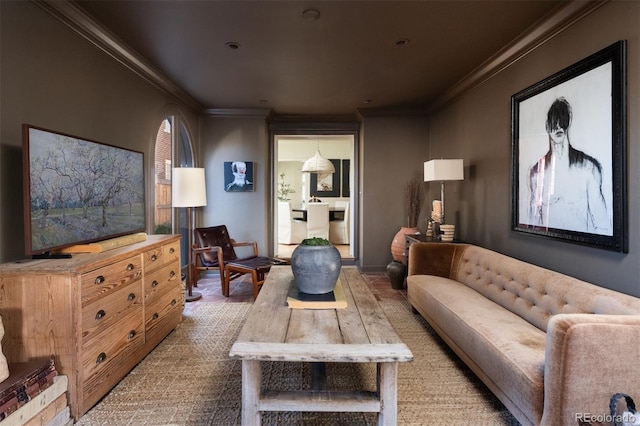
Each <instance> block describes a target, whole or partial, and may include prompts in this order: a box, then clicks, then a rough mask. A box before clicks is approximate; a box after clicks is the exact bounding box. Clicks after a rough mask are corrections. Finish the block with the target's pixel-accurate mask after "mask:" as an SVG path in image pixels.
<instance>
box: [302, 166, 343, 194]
mask: <svg viewBox="0 0 640 426" xmlns="http://www.w3.org/2000/svg"><path fill="white" fill-rule="evenodd" d="M329 161H331V163H332V164H333V167H335V169H336V171H335V173H332V174H331V175H330V176H327V177H326V178H324V179H321V180H320V181H318V175H317V174H315V173H312V174H311V179H310V180H309V192H310V193H311V196H312V197H318V198H322V197H339V196H340V160H336V159H329ZM323 188H324V189H323Z"/></svg>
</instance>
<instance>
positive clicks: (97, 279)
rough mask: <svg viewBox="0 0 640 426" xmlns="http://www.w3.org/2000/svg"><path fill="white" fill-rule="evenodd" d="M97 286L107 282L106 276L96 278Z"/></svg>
mask: <svg viewBox="0 0 640 426" xmlns="http://www.w3.org/2000/svg"><path fill="white" fill-rule="evenodd" d="M95 282H96V284H102V283H103V282H105V279H104V276H103V275H98V276H97V277H96V281H95Z"/></svg>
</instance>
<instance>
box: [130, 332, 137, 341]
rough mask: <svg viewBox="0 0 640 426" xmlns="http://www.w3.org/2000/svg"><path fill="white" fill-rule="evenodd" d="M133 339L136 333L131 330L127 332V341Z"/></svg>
mask: <svg viewBox="0 0 640 426" xmlns="http://www.w3.org/2000/svg"><path fill="white" fill-rule="evenodd" d="M134 337H136V331H135V330H131V331H130V332H129V339H133V338H134Z"/></svg>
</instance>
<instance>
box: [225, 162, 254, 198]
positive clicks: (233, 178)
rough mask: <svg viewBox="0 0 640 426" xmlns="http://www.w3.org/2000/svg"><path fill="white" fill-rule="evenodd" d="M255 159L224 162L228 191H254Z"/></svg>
mask: <svg viewBox="0 0 640 426" xmlns="http://www.w3.org/2000/svg"><path fill="white" fill-rule="evenodd" d="M254 184H255V182H254V180H253V161H225V162H224V190H225V191H227V192H249V191H254Z"/></svg>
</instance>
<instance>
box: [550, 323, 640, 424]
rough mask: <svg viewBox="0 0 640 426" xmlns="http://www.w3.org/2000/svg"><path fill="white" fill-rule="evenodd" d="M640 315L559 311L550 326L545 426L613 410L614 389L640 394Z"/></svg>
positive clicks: (633, 394)
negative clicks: (610, 404)
mask: <svg viewBox="0 0 640 426" xmlns="http://www.w3.org/2000/svg"><path fill="white" fill-rule="evenodd" d="M639 344H640V315H596V314H558V315H554V316H552V317H551V318H550V320H549V324H548V326H547V340H546V354H545V370H544V412H543V417H542V424H543V425H559V424H577V423H578V422H579V421H580V420H581V417H580V416H582V418H584V417H585V416H588V415H593V416H596V415H603V414H608V413H609V400H610V399H611V397H612V396H613V395H614V394H615V393H619V392H620V393H626V394H628V395H630V396H632V397H634V398H640V380H638V364H639V362H640V352H639V350H638V345H639Z"/></svg>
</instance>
